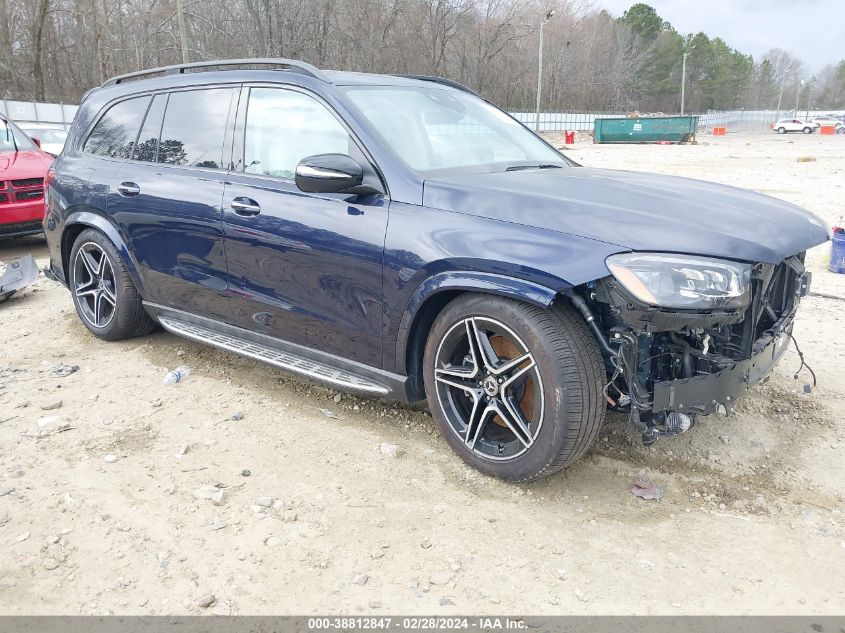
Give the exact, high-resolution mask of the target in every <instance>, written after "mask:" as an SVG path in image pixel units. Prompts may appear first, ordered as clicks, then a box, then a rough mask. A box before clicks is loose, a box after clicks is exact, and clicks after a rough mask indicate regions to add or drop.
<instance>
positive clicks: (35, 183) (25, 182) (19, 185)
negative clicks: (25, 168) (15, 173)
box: [12, 178, 44, 189]
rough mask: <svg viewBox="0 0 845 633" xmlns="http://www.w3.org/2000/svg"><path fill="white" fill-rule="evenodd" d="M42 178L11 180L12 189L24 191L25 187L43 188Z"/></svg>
mask: <svg viewBox="0 0 845 633" xmlns="http://www.w3.org/2000/svg"><path fill="white" fill-rule="evenodd" d="M43 186H44V179H43V178H23V179H22V180H13V181H12V187H13V188H15V189H24V188H26V187H43Z"/></svg>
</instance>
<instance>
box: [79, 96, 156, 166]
mask: <svg viewBox="0 0 845 633" xmlns="http://www.w3.org/2000/svg"><path fill="white" fill-rule="evenodd" d="M149 102H150V98H149V97H148V96H143V97H136V98H134V99H127V100H126V101H121V102H120V103H116V104H115V105H113V106H112V107H111V108H109V109H108V110H107V111H106V113H105V114H104V115H103V116H102V118H101V119H100V120H99V121H98V122H97V125H95V126H94V129H93V130H91V134H89V135H88V138H87V139H86V140H85V144H84V145H83V146H82V151H83V152H88V153H90V154H96V155H97V156H108V157H109V158H129V156H131V155H132V149H133V147H134V146H135V139H136V138H137V137H138V128H140V127H141V121H142V120H143V118H144V113H145V112H146V111H147V104H149Z"/></svg>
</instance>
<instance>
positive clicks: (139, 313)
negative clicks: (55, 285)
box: [68, 229, 155, 341]
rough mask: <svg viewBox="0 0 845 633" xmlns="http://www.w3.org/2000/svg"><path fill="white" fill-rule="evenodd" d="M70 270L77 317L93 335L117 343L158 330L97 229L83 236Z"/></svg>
mask: <svg viewBox="0 0 845 633" xmlns="http://www.w3.org/2000/svg"><path fill="white" fill-rule="evenodd" d="M68 268H69V269H70V270H69V278H68V281H69V286H70V290H71V293H72V295H73V303H74V305H75V306H76V313H77V314H78V315H79V319H80V320H81V321H82V323H83V324H84V325H85V327H87V328H88V329H89V330H90V331H91V333H92V334H94V335H95V336H98V337H99V338H102V339H106V340H109V341H116V340H120V339H125V338H132V337H135V336H142V335H144V334H147V333H149V332H150V331H152V329H153V328H154V327H155V323H154V322H153V320H152V319H151V318H150V317H149V315H148V314H147V313H146V311H145V310H144V307H143V305H142V304H141V296H140V295H139V294H138V290H137V289H136V288H135V284H134V283H132V278H131V277H130V276H129V271H128V270H127V269H126V266H125V265H124V263H123V260H122V259H121V257H120V254H119V253H118V252H117V249H116V248H115V247H114V244H112V243H111V240H109V238H107V237H106V236H105V235H103V234H102V233H100V232H99V231H97V230H94V229H86V230H84V231H83V232H82V233H80V234H79V237H78V238H76V242H74V244H73V249H72V250H71V252H70V260H69V266H68Z"/></svg>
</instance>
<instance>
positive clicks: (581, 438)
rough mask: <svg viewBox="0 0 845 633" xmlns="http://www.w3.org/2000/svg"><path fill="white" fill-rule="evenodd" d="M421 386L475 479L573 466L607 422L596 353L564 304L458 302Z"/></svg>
mask: <svg viewBox="0 0 845 633" xmlns="http://www.w3.org/2000/svg"><path fill="white" fill-rule="evenodd" d="M423 377H424V379H425V388H426V395H427V397H428V401H429V406H430V408H431V413H432V416H433V417H434V419H435V422H436V423H437V426H438V427H439V429H440V431H441V433H442V434H443V437H444V438H445V439H446V441H447V442H448V443H449V445H450V446H451V447H452V448H453V449H454V450H455V451H456V452H457V453H458V454H459V455H460V456H461V457H463V459H464V460H465V461H467V462H468V463H470V464H471V465H473V466H474V467H476V468H478V469H479V470H481V471H483V472H486V473H488V474H491V475H495V476H497V477H501V478H503V479H507V480H510V481H528V480H531V479H537V478H539V477H544V476H546V475H550V474H551V473H553V472H555V471H557V470H560V469H561V468H563V467H564V466H566V465H567V464H569V463H571V462H573V461H575V460H576V459H577V458H578V457H579V456H580V455H581V454H583V452H584V451H586V450H587V448H589V446H590V445H591V444H592V442H593V439H594V438H595V436H596V434H597V433H598V430H599V428H600V427H601V425H602V424H603V422H604V419H605V415H606V411H605V410H606V403H605V400H604V397H603V396H602V391H601V390H602V386H603V384H604V381H606V378H605V371H604V366H603V364H602V359H601V354H600V352H599V350H598V345H597V343H596V340H595V338H594V337H593V335H592V333H591V332H590V331H589V329H588V327H587V324H586V322H585V321H584V319H583V318H581V317H580V316H579V315H576V314H575V312H574V311H573V310H572V309H571V308H570V307H568V306H567V305H561V306H557V307H553V308H539V307H536V306H531V305H528V304H525V303H521V302H519V301H514V300H512V299H505V298H502V297H496V296H493V295H482V294H465V295H461V296H459V297H458V298H456V299H455V300H453V301H452V302H451V303H449V304H448V305H447V306H446V307H445V308H444V309H443V310H442V311H441V312H440V314H439V315H438V316H437V318H436V319H435V322H434V325H433V326H432V328H431V330H430V332H429V337H428V341H427V343H426V348H425V355H424V359H423Z"/></svg>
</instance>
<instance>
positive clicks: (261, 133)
mask: <svg viewBox="0 0 845 633" xmlns="http://www.w3.org/2000/svg"><path fill="white" fill-rule="evenodd" d="M351 144H352V139H351V138H350V136H349V134H348V133H347V132H346V129H345V128H344V127H343V126H342V125H341V124H340V122H339V121H338V120H337V118H335V116H334V115H333V114H332V113H331V112H330V111H329V110H328V109H327V108H326V107H325V106H324V105H323V104H322V103H320V102H319V101H317V100H316V99H314V98H313V97H310V96H308V95H306V94H303V93H301V92H296V91H293V90H283V89H278V88H252V89H251V90H250V92H249V108H248V110H247V118H246V130H245V134H244V165H245V171H246V172H247V173H250V174H261V175H263V176H273V177H275V178H286V179H292V178H293V177H294V172H295V170H296V165H297V163H299V161H301V160H302V159H303V158H305V157H307V156H313V155H315V154H349V153H350V151H351Z"/></svg>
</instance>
